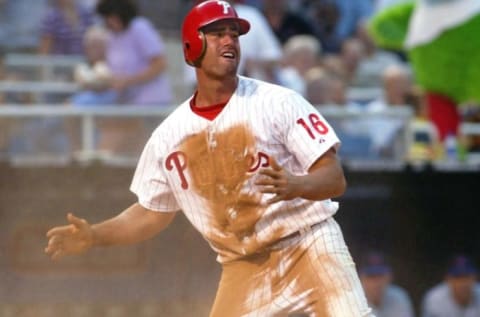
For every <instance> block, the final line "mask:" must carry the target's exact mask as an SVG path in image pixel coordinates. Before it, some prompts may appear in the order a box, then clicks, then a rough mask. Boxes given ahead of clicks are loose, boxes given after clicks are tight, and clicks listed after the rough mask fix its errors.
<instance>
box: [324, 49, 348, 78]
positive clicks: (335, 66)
mask: <svg viewBox="0 0 480 317" xmlns="http://www.w3.org/2000/svg"><path fill="white" fill-rule="evenodd" d="M322 68H323V69H325V70H326V71H327V72H329V73H331V74H335V75H336V76H339V77H340V78H342V80H344V81H347V82H348V72H347V67H346V66H345V64H344V63H343V61H342V59H341V58H340V56H338V55H337V54H325V55H324V56H322Z"/></svg>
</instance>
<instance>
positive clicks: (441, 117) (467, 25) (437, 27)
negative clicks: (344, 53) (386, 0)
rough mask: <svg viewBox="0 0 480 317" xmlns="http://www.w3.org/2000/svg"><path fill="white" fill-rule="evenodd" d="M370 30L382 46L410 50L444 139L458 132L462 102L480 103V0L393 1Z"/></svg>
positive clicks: (433, 119) (415, 71) (416, 77)
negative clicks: (396, 2) (395, 2)
mask: <svg viewBox="0 0 480 317" xmlns="http://www.w3.org/2000/svg"><path fill="white" fill-rule="evenodd" d="M369 32H370V34H371V36H372V37H373V39H374V41H375V42H376V43H377V45H378V46H379V47H382V48H385V49H392V50H397V51H398V50H400V51H404V52H406V53H407V56H408V59H409V61H410V63H411V65H412V68H413V71H414V75H415V79H416V82H417V84H418V85H419V86H420V87H421V88H423V90H424V91H425V93H426V102H427V112H428V115H429V118H430V119H431V121H432V122H433V123H434V124H435V126H436V127H437V129H438V132H439V135H440V138H441V139H442V140H443V139H444V138H445V137H446V136H447V135H448V134H451V133H453V134H456V133H457V129H458V125H459V123H460V115H459V111H458V107H459V105H461V104H464V103H477V104H479V103H480V1H479V0H418V1H417V2H407V3H402V4H397V5H393V6H391V7H388V8H387V9H384V10H382V11H380V12H378V13H377V14H376V15H375V16H374V17H372V19H371V21H370V24H369Z"/></svg>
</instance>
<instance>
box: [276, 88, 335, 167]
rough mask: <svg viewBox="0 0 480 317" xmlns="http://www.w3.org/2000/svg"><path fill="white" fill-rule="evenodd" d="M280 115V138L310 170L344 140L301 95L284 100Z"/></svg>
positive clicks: (288, 96) (278, 119)
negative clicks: (341, 139) (321, 157)
mask: <svg viewBox="0 0 480 317" xmlns="http://www.w3.org/2000/svg"><path fill="white" fill-rule="evenodd" d="M283 100H284V101H283V104H282V111H281V112H277V115H278V117H277V122H278V123H277V125H278V127H279V129H277V131H278V132H277V133H278V135H277V137H278V138H280V140H281V142H282V143H283V144H285V146H286V147H287V149H288V151H289V152H290V153H292V154H293V155H294V156H295V158H296V159H297V160H298V161H299V163H300V165H301V166H302V169H303V170H305V171H307V170H308V169H309V168H310V167H311V166H312V164H313V163H315V161H316V160H317V159H318V158H319V157H320V156H322V155H323V154H324V153H325V152H327V151H328V150H329V149H330V148H331V147H334V148H335V149H338V147H339V146H340V140H339V139H338V137H337V135H336V134H335V131H334V130H333V128H332V127H331V126H330V124H329V123H328V122H327V120H326V119H325V118H324V117H323V116H322V115H321V114H320V113H319V112H318V110H317V109H316V108H315V107H313V106H312V105H311V104H310V103H309V102H308V101H307V100H305V99H304V98H303V97H302V96H301V95H299V94H297V93H292V94H289V95H287V96H286V97H285V98H284V99H283Z"/></svg>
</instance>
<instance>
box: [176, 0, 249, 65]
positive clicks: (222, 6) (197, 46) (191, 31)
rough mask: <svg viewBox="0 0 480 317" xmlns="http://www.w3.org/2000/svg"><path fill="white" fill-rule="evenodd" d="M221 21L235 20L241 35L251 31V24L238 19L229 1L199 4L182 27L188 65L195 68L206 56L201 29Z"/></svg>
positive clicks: (215, 0)
mask: <svg viewBox="0 0 480 317" xmlns="http://www.w3.org/2000/svg"><path fill="white" fill-rule="evenodd" d="M221 20H234V21H236V22H238V25H239V27H240V35H242V34H245V33H247V32H248V31H249V30H250V23H249V22H248V21H247V20H244V19H241V18H239V17H238V14H237V12H236V11H235V9H234V8H233V7H232V5H231V4H230V3H228V2H227V1H217V0H209V1H204V2H201V3H199V4H197V5H196V6H195V7H193V9H192V10H190V12H189V13H188V14H187V16H186V17H185V19H184V20H183V25H182V43H183V54H184V55H185V61H186V62H187V64H189V65H192V66H195V65H197V64H198V62H199V61H200V60H201V58H202V57H203V55H204V54H205V49H206V44H205V38H204V35H203V33H202V31H201V29H202V28H203V27H205V26H207V25H209V24H211V23H214V22H217V21H221Z"/></svg>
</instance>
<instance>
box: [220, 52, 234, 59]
mask: <svg viewBox="0 0 480 317" xmlns="http://www.w3.org/2000/svg"><path fill="white" fill-rule="evenodd" d="M222 57H224V58H228V59H235V53H233V52H224V53H222Z"/></svg>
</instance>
